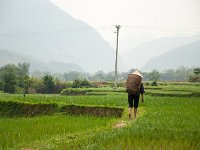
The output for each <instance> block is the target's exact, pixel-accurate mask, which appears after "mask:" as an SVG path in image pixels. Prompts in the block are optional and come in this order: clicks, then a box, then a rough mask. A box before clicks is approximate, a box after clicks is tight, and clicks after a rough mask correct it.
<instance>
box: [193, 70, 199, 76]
mask: <svg viewBox="0 0 200 150" xmlns="http://www.w3.org/2000/svg"><path fill="white" fill-rule="evenodd" d="M194 74H196V75H197V76H199V74H200V68H195V69H194Z"/></svg>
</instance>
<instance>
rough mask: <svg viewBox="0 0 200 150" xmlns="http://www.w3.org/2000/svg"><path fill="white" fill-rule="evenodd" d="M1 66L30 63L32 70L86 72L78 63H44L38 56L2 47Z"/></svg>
mask: <svg viewBox="0 0 200 150" xmlns="http://www.w3.org/2000/svg"><path fill="white" fill-rule="evenodd" d="M0 60H1V61H0V67H2V66H4V65H6V64H15V65H17V64H18V63H23V62H26V63H30V71H31V72H33V71H36V70H37V71H43V72H52V73H57V72H59V73H63V72H69V71H78V72H84V70H83V68H81V67H80V66H78V65H76V64H67V63H63V62H50V63H44V62H42V61H40V60H38V59H37V58H33V57H30V56H26V55H22V54H19V53H15V52H11V51H8V50H3V49H0Z"/></svg>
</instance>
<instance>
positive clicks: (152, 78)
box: [148, 69, 160, 81]
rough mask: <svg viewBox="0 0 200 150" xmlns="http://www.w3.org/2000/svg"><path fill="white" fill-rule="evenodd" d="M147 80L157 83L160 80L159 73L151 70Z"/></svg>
mask: <svg viewBox="0 0 200 150" xmlns="http://www.w3.org/2000/svg"><path fill="white" fill-rule="evenodd" d="M148 77H149V80H150V81H158V80H159V78H160V73H159V72H158V71H157V70H155V69H154V70H153V71H152V72H150V73H149V74H148Z"/></svg>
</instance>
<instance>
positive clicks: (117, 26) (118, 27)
mask: <svg viewBox="0 0 200 150" xmlns="http://www.w3.org/2000/svg"><path fill="white" fill-rule="evenodd" d="M115 28H117V44H116V58H115V88H117V58H118V56H117V55H118V38H119V29H120V28H121V26H120V25H115Z"/></svg>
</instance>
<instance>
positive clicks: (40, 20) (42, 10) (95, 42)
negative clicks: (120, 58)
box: [0, 0, 124, 72]
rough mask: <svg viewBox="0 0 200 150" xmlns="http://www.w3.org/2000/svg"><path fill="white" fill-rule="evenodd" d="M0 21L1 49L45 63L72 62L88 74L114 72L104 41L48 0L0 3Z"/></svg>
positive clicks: (110, 51)
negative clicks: (103, 71) (101, 71)
mask: <svg viewBox="0 0 200 150" xmlns="http://www.w3.org/2000/svg"><path fill="white" fill-rule="evenodd" d="M0 22H1V24H0V47H1V48H3V49H9V50H12V51H13V52H17V53H21V54H25V55H29V56H33V57H36V58H38V59H39V60H41V61H42V62H46V63H48V62H51V61H60V62H65V63H75V64H78V65H80V66H81V67H82V68H84V70H85V71H88V72H96V71H98V70H106V71H111V70H113V69H114V60H115V50H114V49H113V48H112V47H111V46H110V45H109V44H108V42H106V41H105V40H104V39H103V38H102V37H101V36H100V35H99V33H97V31H96V30H94V29H93V28H92V27H90V26H89V25H87V24H86V23H84V22H82V21H79V20H77V19H74V18H73V17H71V16H70V15H68V14H67V13H65V12H63V11H62V10H60V9H59V8H57V7H56V6H55V5H54V4H52V3H51V2H50V1H49V0H1V1H0ZM119 64H120V65H121V64H123V63H122V62H120V63H119ZM108 68H109V69H110V70H108ZM120 68H121V69H123V68H124V66H123V67H120V66H119V70H120Z"/></svg>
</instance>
